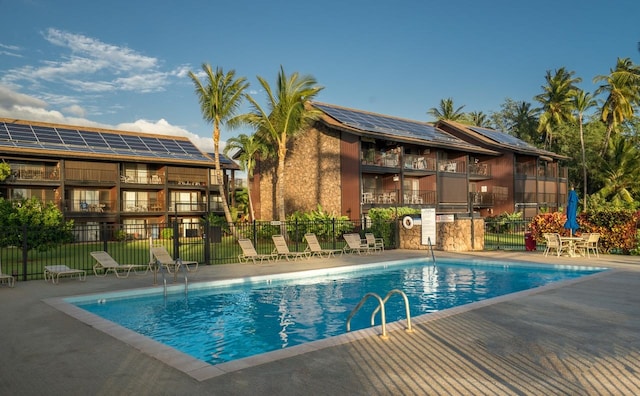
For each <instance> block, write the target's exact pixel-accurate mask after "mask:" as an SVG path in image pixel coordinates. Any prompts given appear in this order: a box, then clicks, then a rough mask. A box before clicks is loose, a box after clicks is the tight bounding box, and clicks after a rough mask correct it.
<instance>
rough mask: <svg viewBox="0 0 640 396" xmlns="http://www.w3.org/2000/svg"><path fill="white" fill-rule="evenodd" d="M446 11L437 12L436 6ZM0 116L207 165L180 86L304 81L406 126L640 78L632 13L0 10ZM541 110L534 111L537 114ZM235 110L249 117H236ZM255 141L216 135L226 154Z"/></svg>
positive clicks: (311, 7)
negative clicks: (146, 139)
mask: <svg viewBox="0 0 640 396" xmlns="http://www.w3.org/2000/svg"><path fill="white" fill-rule="evenodd" d="M445 3H447V4H445ZM0 9H1V10H2V15H3V22H2V24H0V117H13V118H20V119H29V120H38V121H48V122H56V123H69V124H81V125H91V126H99V127H106V128H117V129H126V130H136V131H147V132H155V133H164V134H176V135H185V136H188V137H190V138H191V139H192V140H193V141H194V143H196V144H197V145H198V146H200V147H201V148H202V149H204V150H210V149H211V148H212V147H213V145H212V143H211V125H209V124H208V123H206V122H205V121H204V120H203V119H202V115H201V113H200V109H199V107H198V102H197V97H196V96H195V94H194V87H193V83H192V82H191V80H190V79H189V78H188V76H187V72H188V71H199V70H200V69H201V65H202V64H203V63H209V64H211V65H212V66H214V67H215V66H221V67H222V68H223V69H225V70H229V69H235V70H236V73H237V74H238V75H240V76H245V77H247V79H248V81H249V82H250V84H251V87H250V93H251V94H252V96H254V97H255V98H256V99H257V100H258V101H260V102H262V101H263V99H264V96H263V92H261V91H260V89H259V88H260V87H259V85H258V82H257V80H256V76H261V77H264V78H265V79H266V80H267V81H269V83H270V84H272V85H273V84H274V82H275V78H276V76H277V73H278V70H279V68H280V66H281V65H282V66H283V67H284V69H285V71H286V72H287V73H292V72H299V73H300V74H310V75H312V76H314V77H315V78H316V79H317V80H318V83H319V85H321V86H323V87H324V90H323V91H321V93H320V95H319V96H318V97H317V100H318V101H322V102H327V103H332V104H336V105H341V106H346V107H352V108H356V109H361V110H366V111H371V112H377V113H382V114H389V115H393V116H398V117H404V118H410V119H414V120H423V121H431V119H430V117H429V116H428V115H427V114H426V112H427V110H428V109H429V108H432V107H437V106H438V104H439V102H440V100H441V99H443V98H449V97H451V98H453V100H454V104H455V105H456V106H462V105H464V106H465V107H464V109H463V110H464V111H483V112H485V113H487V114H489V113H491V112H493V111H499V110H500V105H501V104H502V103H503V102H504V100H505V98H511V99H514V100H524V101H528V102H532V103H533V102H534V101H533V97H534V96H535V95H537V94H538V93H540V92H541V88H540V87H541V86H542V85H543V84H544V76H545V73H546V71H547V70H555V69H557V68H559V67H566V68H567V69H568V70H572V71H575V72H576V76H577V77H581V78H582V80H583V82H582V84H581V87H582V88H583V89H585V90H587V91H593V90H595V88H596V87H595V86H594V85H593V84H592V79H593V77H594V76H596V75H600V74H607V73H608V72H609V70H610V69H611V68H612V67H614V65H615V62H616V59H617V58H618V57H622V58H624V57H629V58H631V59H632V60H633V61H634V62H635V63H640V56H639V55H640V53H639V52H638V42H639V41H640V23H638V15H640V2H639V1H637V0H612V1H611V2H608V3H605V2H602V1H594V0H582V1H562V0H555V1H547V0H543V1H537V2H526V3H525V2H518V1H513V0H509V1H492V0H487V1H477V0H469V1H467V0H460V1H451V2H435V1H429V0H416V1H403V0H399V1H394V2H391V1H386V2H380V1H377V0H366V1H365V0H339V1H338V0H325V1H317V2H304V1H286V0H271V1H269V2H261V1H249V0H234V1H224V2H223V1H215V0H214V1H194V0H181V1H171V0H165V1H158V2H147V1H136V0H127V1H121V0H110V1H103V2H92V1H86V0H82V1H81V0H56V1H55V2H53V1H51V0H0ZM536 105H537V104H535V103H534V106H536ZM243 110H248V106H245V108H243ZM240 132H244V133H251V131H250V130H246V129H245V130H243V129H239V130H226V129H225V130H223V133H222V139H223V140H225V139H227V138H228V137H230V136H233V135H236V134H237V133H240Z"/></svg>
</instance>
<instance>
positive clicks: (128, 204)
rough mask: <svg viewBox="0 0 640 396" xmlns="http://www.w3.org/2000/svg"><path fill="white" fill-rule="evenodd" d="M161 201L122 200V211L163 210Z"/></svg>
mask: <svg viewBox="0 0 640 396" xmlns="http://www.w3.org/2000/svg"><path fill="white" fill-rule="evenodd" d="M164 210H165V209H164V205H163V204H162V202H158V201H155V200H148V201H147V200H140V199H138V200H124V201H122V211H123V212H164Z"/></svg>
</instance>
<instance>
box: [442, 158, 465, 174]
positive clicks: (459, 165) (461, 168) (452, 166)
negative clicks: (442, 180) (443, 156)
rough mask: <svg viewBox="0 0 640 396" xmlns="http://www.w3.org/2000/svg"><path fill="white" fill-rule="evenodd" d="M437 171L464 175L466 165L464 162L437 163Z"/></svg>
mask: <svg viewBox="0 0 640 396" xmlns="http://www.w3.org/2000/svg"><path fill="white" fill-rule="evenodd" d="M438 170H439V171H440V172H446V173H466V172H467V163H466V161H464V160H444V161H440V162H439V164H438Z"/></svg>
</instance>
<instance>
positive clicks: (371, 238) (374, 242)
mask: <svg viewBox="0 0 640 396" xmlns="http://www.w3.org/2000/svg"><path fill="white" fill-rule="evenodd" d="M364 237H365V238H366V241H367V245H369V247H370V248H373V250H374V251H379V252H381V253H382V251H383V250H384V239H382V238H376V236H375V235H374V234H373V233H371V232H367V233H366V234H364Z"/></svg>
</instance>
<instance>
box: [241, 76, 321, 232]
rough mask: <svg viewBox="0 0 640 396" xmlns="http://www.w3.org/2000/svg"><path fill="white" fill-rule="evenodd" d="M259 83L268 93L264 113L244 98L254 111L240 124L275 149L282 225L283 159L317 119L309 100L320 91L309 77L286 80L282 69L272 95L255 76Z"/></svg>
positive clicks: (277, 190) (277, 189)
mask: <svg viewBox="0 0 640 396" xmlns="http://www.w3.org/2000/svg"><path fill="white" fill-rule="evenodd" d="M258 81H259V82H260V85H262V88H263V89H264V91H265V92H266V93H267V99H268V102H267V110H265V109H263V107H262V106H260V104H258V102H257V101H256V100H255V99H254V98H253V97H251V96H250V95H246V97H247V99H248V100H249V102H250V103H251V105H252V107H253V111H252V112H251V113H248V114H245V115H243V116H242V121H244V122H247V123H249V124H250V125H252V126H254V127H255V128H256V133H257V134H258V136H260V138H262V139H264V140H265V141H266V140H267V139H268V140H269V141H271V142H272V143H273V144H274V145H275V146H276V148H277V159H278V166H277V170H276V186H275V187H276V201H277V212H278V219H279V220H280V221H285V219H286V211H285V207H284V203H285V201H284V187H285V166H284V165H285V159H286V156H287V142H288V141H289V140H290V139H292V138H294V137H295V136H296V135H298V134H300V133H302V132H303V131H304V130H306V129H307V128H308V127H309V126H310V125H311V123H312V122H313V121H314V120H316V119H318V118H319V117H320V116H321V114H322V112H320V111H319V110H316V109H314V108H312V107H310V106H307V102H308V101H310V100H312V99H313V98H314V97H315V96H316V95H317V94H318V92H320V91H321V90H322V87H320V86H318V85H317V82H316V80H315V78H313V77H312V76H300V75H299V74H298V73H293V74H291V75H290V76H288V77H287V75H286V73H285V71H284V68H283V67H282V66H280V72H279V73H278V79H277V86H276V90H275V92H274V91H273V90H272V89H271V86H270V85H269V83H268V82H267V81H266V80H265V79H264V78H262V77H260V76H258Z"/></svg>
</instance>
